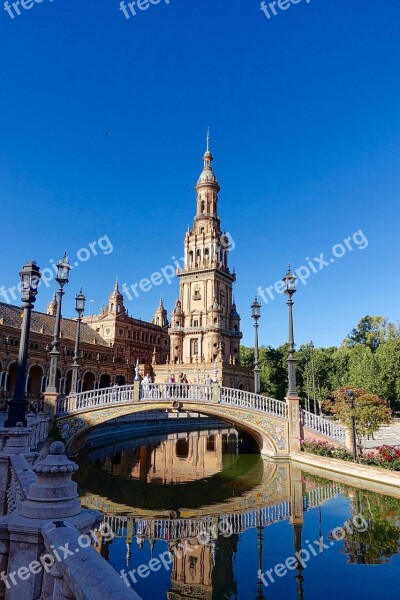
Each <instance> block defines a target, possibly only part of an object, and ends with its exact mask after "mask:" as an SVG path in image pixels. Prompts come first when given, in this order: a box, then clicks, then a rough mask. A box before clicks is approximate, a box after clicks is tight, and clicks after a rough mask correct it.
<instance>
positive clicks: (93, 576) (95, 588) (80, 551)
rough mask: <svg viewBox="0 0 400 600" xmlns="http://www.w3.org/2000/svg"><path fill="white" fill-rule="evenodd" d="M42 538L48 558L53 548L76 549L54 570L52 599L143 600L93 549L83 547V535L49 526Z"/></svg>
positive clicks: (72, 529)
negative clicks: (107, 599) (105, 599)
mask: <svg viewBox="0 0 400 600" xmlns="http://www.w3.org/2000/svg"><path fill="white" fill-rule="evenodd" d="M42 536H43V541H44V544H45V547H46V551H47V553H48V554H47V556H48V555H49V554H50V555H51V553H52V551H53V549H54V548H58V549H60V548H70V549H71V548H72V549H75V550H74V552H73V553H71V555H70V556H68V558H67V559H66V560H61V561H58V562H56V563H55V564H54V565H53V566H52V567H51V570H50V575H51V576H52V578H53V595H52V598H56V599H57V600H67V599H69V598H71V599H76V600H93V599H94V598H98V599H99V600H101V599H102V598H109V599H110V600H111V599H115V600H141V598H140V596H138V594H137V593H136V592H135V591H134V590H133V589H131V588H128V587H127V586H126V584H125V583H124V582H123V581H122V579H121V577H119V576H118V574H117V573H116V571H115V570H114V569H113V567H112V566H111V565H110V564H109V563H108V562H106V561H105V560H104V558H103V557H102V556H101V555H100V554H99V553H98V552H97V551H96V550H95V548H93V546H87V547H84V546H83V545H82V544H81V543H80V541H81V539H82V535H81V533H80V531H79V530H78V529H76V528H75V527H74V526H73V525H71V524H68V523H64V522H61V523H60V522H58V523H57V525H55V524H54V523H49V524H48V525H47V526H45V527H44V528H43V529H42Z"/></svg>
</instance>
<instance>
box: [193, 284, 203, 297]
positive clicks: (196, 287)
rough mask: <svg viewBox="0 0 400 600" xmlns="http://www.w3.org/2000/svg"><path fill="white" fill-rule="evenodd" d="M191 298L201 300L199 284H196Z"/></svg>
mask: <svg viewBox="0 0 400 600" xmlns="http://www.w3.org/2000/svg"><path fill="white" fill-rule="evenodd" d="M193 300H201V294H200V286H198V285H196V286H195V288H194V292H193Z"/></svg>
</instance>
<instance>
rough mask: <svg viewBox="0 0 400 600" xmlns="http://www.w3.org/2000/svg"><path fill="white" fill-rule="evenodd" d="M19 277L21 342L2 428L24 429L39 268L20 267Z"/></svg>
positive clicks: (32, 263)
mask: <svg viewBox="0 0 400 600" xmlns="http://www.w3.org/2000/svg"><path fill="white" fill-rule="evenodd" d="M20 277H21V301H22V308H23V311H24V312H23V320H22V330H21V341H20V344H19V354H18V369H17V379H16V382H15V390H14V396H13V398H12V399H11V400H10V401H9V403H8V417H7V420H6V421H5V423H4V427H16V425H17V423H22V425H23V426H24V427H26V418H25V413H26V407H27V402H26V400H25V384H26V365H27V361H28V344H29V328H30V323H31V311H32V308H33V305H34V302H35V299H36V294H37V289H38V285H39V281H40V277H41V273H40V270H39V267H38V266H37V264H36V263H35V262H30V263H27V264H26V265H24V266H23V267H22V271H21V272H20Z"/></svg>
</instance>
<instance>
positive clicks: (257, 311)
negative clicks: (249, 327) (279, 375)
mask: <svg viewBox="0 0 400 600" xmlns="http://www.w3.org/2000/svg"><path fill="white" fill-rule="evenodd" d="M260 317H261V304H260V303H259V302H258V301H257V297H256V298H254V302H253V304H252V305H251V318H252V319H254V393H255V394H259V393H260V389H261V384H260V367H259V366H258V319H259V318H260Z"/></svg>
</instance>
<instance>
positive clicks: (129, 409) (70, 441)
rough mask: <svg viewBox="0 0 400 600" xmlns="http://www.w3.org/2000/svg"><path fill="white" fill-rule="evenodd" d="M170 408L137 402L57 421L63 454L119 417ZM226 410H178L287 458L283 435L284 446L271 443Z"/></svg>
mask: <svg viewBox="0 0 400 600" xmlns="http://www.w3.org/2000/svg"><path fill="white" fill-rule="evenodd" d="M172 408H173V407H172V403H171V402H170V401H164V402H157V403H154V402H153V403H148V402H140V403H137V404H130V405H129V406H124V407H118V408H115V407H108V408H103V407H99V408H97V409H92V410H91V411H90V412H82V413H80V414H77V415H74V416H65V417H59V418H58V419H57V428H58V430H59V432H60V434H61V436H62V437H63V439H64V441H65V443H66V448H67V451H68V452H75V451H77V449H78V448H80V447H81V445H82V442H83V440H80V438H82V437H84V435H85V434H86V433H88V432H89V431H91V430H92V429H94V428H95V427H97V426H99V425H103V424H104V423H107V422H108V421H112V420H114V419H117V418H119V417H125V416H129V415H133V414H138V413H144V412H151V411H156V410H160V409H162V410H166V409H169V410H171V409H172ZM226 408H227V407H222V406H221V407H220V406H218V405H217V406H213V405H200V406H199V404H198V403H196V405H195V406H194V405H193V403H190V402H188V403H184V404H183V406H182V408H181V410H182V411H185V410H187V411H193V410H195V411H196V412H198V413H200V414H204V415H207V416H210V417H216V418H218V419H220V420H221V421H223V422H225V423H227V424H229V425H231V426H236V427H238V428H240V429H242V430H244V431H246V432H247V433H248V434H250V435H251V436H252V437H253V438H254V440H255V442H256V443H257V445H258V447H259V449H260V452H261V453H262V454H264V455H267V456H271V457H279V456H281V457H282V458H287V457H288V448H287V443H286V439H285V438H284V435H283V438H280V442H282V441H283V440H284V443H280V442H277V440H276V438H275V439H274V436H273V435H272V434H271V433H269V432H268V431H265V430H263V428H262V424H261V423H259V424H253V423H251V422H248V415H246V414H245V411H243V412H239V411H237V410H235V411H233V410H232V409H230V410H229V409H228V410H226ZM282 425H283V428H284V429H285V428H286V427H287V424H286V423H285V422H283V423H282Z"/></svg>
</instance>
